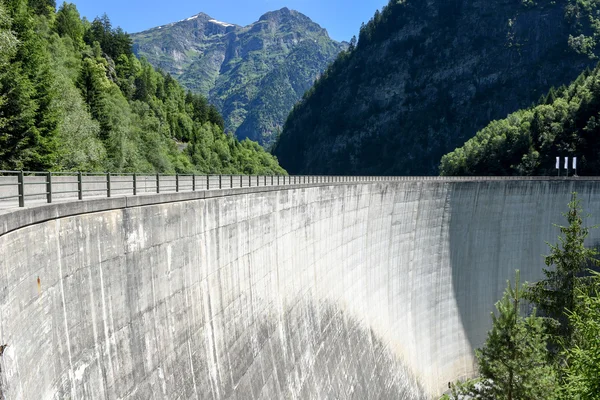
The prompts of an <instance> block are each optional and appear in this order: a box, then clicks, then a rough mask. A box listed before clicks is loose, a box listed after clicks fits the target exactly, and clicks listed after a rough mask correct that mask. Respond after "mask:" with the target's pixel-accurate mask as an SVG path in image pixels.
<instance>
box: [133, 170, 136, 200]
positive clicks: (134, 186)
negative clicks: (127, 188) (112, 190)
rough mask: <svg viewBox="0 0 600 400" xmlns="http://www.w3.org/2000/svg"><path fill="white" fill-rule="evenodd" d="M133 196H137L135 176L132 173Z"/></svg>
mask: <svg viewBox="0 0 600 400" xmlns="http://www.w3.org/2000/svg"><path fill="white" fill-rule="evenodd" d="M133 195H134V196H136V195H137V174H136V173H135V172H134V173H133Z"/></svg>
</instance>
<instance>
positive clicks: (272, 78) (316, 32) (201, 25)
mask: <svg viewBox="0 0 600 400" xmlns="http://www.w3.org/2000/svg"><path fill="white" fill-rule="evenodd" d="M132 37H133V40H134V50H135V52H136V53H137V54H138V55H140V56H144V57H146V58H147V59H148V61H149V62H150V63H151V64H152V65H154V66H156V67H159V68H161V69H162V70H164V71H166V72H169V73H170V74H171V75H173V76H174V77H175V78H177V79H178V80H179V81H180V82H181V83H182V84H183V85H184V86H185V87H186V88H188V89H190V90H192V91H195V92H199V93H202V94H204V95H206V96H208V98H209V100H210V102H211V103H212V104H215V105H216V106H217V107H218V108H219V110H220V111H221V112H222V113H223V116H224V118H225V127H226V130H228V131H232V132H236V135H237V136H238V137H239V138H247V137H248V138H250V139H252V140H257V141H259V143H261V144H263V145H268V144H269V143H270V142H271V141H272V138H273V135H274V133H276V132H278V131H280V130H281V128H282V126H283V122H284V121H285V118H286V117H287V114H288V113H289V111H290V110H291V109H292V106H293V105H294V103H296V102H297V101H298V100H299V99H300V98H301V97H302V95H303V94H304V92H305V91H306V90H307V89H309V88H310V87H311V85H312V84H313V82H314V81H315V79H316V78H317V77H318V76H319V74H321V72H322V71H323V70H325V68H326V67H327V65H328V64H329V63H330V62H331V61H333V59H334V58H335V57H336V55H337V54H338V53H339V52H340V51H341V50H342V49H344V48H345V47H346V46H345V45H344V44H340V43H337V42H335V41H333V40H331V39H330V38H329V35H328V34H327V31H325V29H323V28H321V27H320V26H319V25H317V24H315V23H314V22H312V21H311V20H310V19H309V18H308V17H306V16H305V15H303V14H301V13H299V12H297V11H293V10H289V9H287V8H283V9H281V10H279V11H274V12H270V13H267V14H265V15H263V16H262V17H261V18H260V19H259V21H257V22H255V23H253V24H251V25H249V26H246V27H240V26H237V25H233V24H228V23H225V22H220V21H216V20H214V19H212V18H211V17H209V16H208V15H206V14H202V13H201V14H198V15H195V16H193V17H191V18H188V19H186V20H183V21H179V22H176V23H173V24H169V25H165V26H161V27H157V28H153V29H150V30H148V31H145V32H141V33H138V34H134V35H133V36H132Z"/></svg>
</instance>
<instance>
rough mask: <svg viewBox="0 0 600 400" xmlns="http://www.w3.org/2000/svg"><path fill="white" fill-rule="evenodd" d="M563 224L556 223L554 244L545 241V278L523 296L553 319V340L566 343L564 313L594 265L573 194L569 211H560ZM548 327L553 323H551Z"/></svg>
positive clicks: (593, 252)
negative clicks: (548, 251)
mask: <svg viewBox="0 0 600 400" xmlns="http://www.w3.org/2000/svg"><path fill="white" fill-rule="evenodd" d="M564 216H565V217H566V218H567V222H568V225H567V226H558V228H559V229H560V235H559V237H558V240H559V242H558V243H557V244H549V246H550V254H549V255H547V256H545V257H544V262H545V263H546V265H547V266H548V267H554V268H552V269H550V268H544V275H545V277H546V278H545V279H543V280H541V281H539V282H536V283H534V284H532V285H530V286H529V287H528V288H527V292H526V293H525V297H526V298H527V299H528V300H529V301H531V302H532V303H533V304H535V305H536V306H537V307H538V309H539V310H540V312H542V314H543V315H544V316H545V317H548V318H551V319H553V320H555V321H556V322H557V324H554V325H556V326H558V328H557V329H556V330H555V331H554V332H552V333H553V334H554V335H555V336H556V338H555V339H554V341H555V342H556V341H558V342H562V343H564V344H566V345H568V344H569V343H570V341H571V337H572V334H573V332H572V326H571V325H570V324H569V323H568V318H567V313H568V312H569V310H574V309H575V307H576V305H577V301H576V300H577V290H578V288H580V287H582V285H585V279H586V278H585V277H582V275H583V273H584V272H585V271H586V270H587V268H589V267H590V266H591V265H593V264H596V263H597V260H596V256H597V255H598V252H597V251H596V250H595V249H589V248H586V247H585V243H584V242H585V238H586V237H587V236H588V234H589V228H588V227H585V226H583V217H584V216H583V215H582V208H581V204H580V200H579V199H578V198H577V194H576V193H573V199H572V201H571V202H570V203H569V211H568V212H567V213H565V214H564ZM550 326H553V325H552V324H551V325H550Z"/></svg>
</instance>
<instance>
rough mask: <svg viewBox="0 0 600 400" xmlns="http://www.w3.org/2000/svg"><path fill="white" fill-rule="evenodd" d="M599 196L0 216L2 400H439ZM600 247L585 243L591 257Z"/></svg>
mask: <svg viewBox="0 0 600 400" xmlns="http://www.w3.org/2000/svg"><path fill="white" fill-rule="evenodd" d="M573 191H577V192H579V194H580V197H581V199H582V202H583V206H584V208H585V209H586V210H587V211H589V212H591V213H592V214H593V216H592V219H591V220H590V221H589V222H590V224H597V223H598V222H600V182H597V181H591V180H589V181H572V182H561V181H518V180H517V181H480V182H441V181H429V182H419V181H406V182H390V183H384V182H374V183H363V184H334V185H319V186H306V187H286V188H275V187H270V188H254V189H250V188H247V189H234V190H226V191H216V192H209V191H207V192H197V193H178V194H168V195H167V194H165V195H161V196H139V197H123V198H118V199H104V200H94V201H83V202H78V203H63V204H53V205H49V206H45V207H38V208H31V209H23V210H19V211H15V212H13V213H8V214H1V215H0V229H1V230H0V321H1V322H0V345H1V344H7V345H8V347H6V349H5V351H4V353H3V354H2V356H0V367H1V371H0V378H1V381H0V382H1V390H2V394H3V396H4V397H5V398H8V399H59V398H60V399H62V398H73V399H80V398H94V399H95V398H98V399H118V398H128V399H167V398H169V399H170V398H194V399H203V398H213V399H229V398H231V399H250V398H254V399H258V398H263V399H271V398H298V399H310V398H314V399H317V398H340V399H346V398H357V399H364V398H395V399H397V398H407V399H418V398H428V397H431V396H433V395H437V394H439V393H441V392H442V391H443V390H444V388H445V387H446V384H447V382H448V381H451V380H454V379H456V378H458V377H463V376H468V375H470V374H472V373H473V368H474V361H473V350H474V348H475V347H477V346H480V345H481V344H482V343H483V341H484V339H485V335H486V331H487V329H488V328H489V326H490V318H489V313H490V311H491V310H492V309H493V304H494V303H495V302H496V301H497V300H498V299H499V298H500V296H501V293H502V291H503V289H504V287H505V285H506V280H507V279H510V278H512V277H513V276H514V269H516V268H519V269H520V270H521V271H522V273H521V275H522V278H523V280H536V279H538V278H539V277H540V276H541V268H542V266H543V258H542V254H546V253H547V246H546V244H545V242H546V241H549V242H554V241H556V237H557V234H558V231H557V229H556V228H554V227H553V226H552V223H560V222H562V220H563V219H562V217H561V215H560V214H561V212H564V211H565V210H566V205H567V203H568V201H569V199H570V193H571V192H573ZM599 242H600V234H599V232H597V231H592V235H591V236H590V242H589V243H588V244H589V245H597V244H598V243H599Z"/></svg>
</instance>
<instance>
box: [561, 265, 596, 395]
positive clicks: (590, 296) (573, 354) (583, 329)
mask: <svg viewBox="0 0 600 400" xmlns="http://www.w3.org/2000/svg"><path fill="white" fill-rule="evenodd" d="M576 294H577V298H578V302H577V305H576V307H575V310H574V311H573V312H569V313H568V317H569V323H570V325H571V327H572V329H573V343H572V346H570V347H569V348H568V349H566V351H565V352H564V358H565V360H566V362H565V364H564V365H565V375H566V378H565V385H564V396H565V398H568V399H580V400H598V399H600V275H599V274H598V273H593V278H592V282H591V287H590V290H582V289H581V288H578V289H577V290H576Z"/></svg>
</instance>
